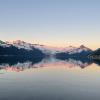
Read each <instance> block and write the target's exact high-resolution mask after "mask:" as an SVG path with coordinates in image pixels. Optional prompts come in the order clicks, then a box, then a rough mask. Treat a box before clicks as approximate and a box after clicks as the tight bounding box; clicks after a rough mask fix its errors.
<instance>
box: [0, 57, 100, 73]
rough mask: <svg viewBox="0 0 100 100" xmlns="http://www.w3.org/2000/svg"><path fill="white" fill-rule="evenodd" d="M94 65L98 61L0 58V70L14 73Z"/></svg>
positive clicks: (99, 63)
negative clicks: (37, 69) (43, 68)
mask: <svg viewBox="0 0 100 100" xmlns="http://www.w3.org/2000/svg"><path fill="white" fill-rule="evenodd" d="M92 63H96V64H98V65H100V61H92V60H89V59H88V60H87V59H80V60H79V59H66V60H59V59H55V58H45V59H41V58H36V59H29V60H28V59H25V58H17V57H2V58H0V70H3V69H4V70H10V71H15V72H20V71H24V70H26V69H30V68H41V67H52V66H55V67H58V66H60V67H61V66H65V67H68V68H73V67H80V68H82V69H83V68H85V67H88V66H89V65H91V64H92Z"/></svg>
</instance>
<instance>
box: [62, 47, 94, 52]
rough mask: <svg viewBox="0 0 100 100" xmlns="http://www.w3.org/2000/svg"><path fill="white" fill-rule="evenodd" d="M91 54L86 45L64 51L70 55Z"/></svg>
mask: <svg viewBox="0 0 100 100" xmlns="http://www.w3.org/2000/svg"><path fill="white" fill-rule="evenodd" d="M83 51H85V52H91V51H92V50H91V49H89V48H87V47H85V46H84V45H81V46H80V47H73V46H69V47H67V48H65V49H63V50H62V52H66V53H68V54H75V53H81V52H83Z"/></svg>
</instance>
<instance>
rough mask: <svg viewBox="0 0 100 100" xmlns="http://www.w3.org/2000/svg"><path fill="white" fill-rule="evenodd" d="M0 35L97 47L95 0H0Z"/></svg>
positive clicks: (99, 9) (99, 27)
mask: <svg viewBox="0 0 100 100" xmlns="http://www.w3.org/2000/svg"><path fill="white" fill-rule="evenodd" d="M0 39H1V40H4V41H13V40H24V41H26V42H30V43H39V44H45V45H50V46H57V47H67V46H69V45H74V46H79V45H82V44H84V45H86V46H88V47H90V48H92V49H96V48H99V47H100V44H99V43H100V1H99V0H0Z"/></svg>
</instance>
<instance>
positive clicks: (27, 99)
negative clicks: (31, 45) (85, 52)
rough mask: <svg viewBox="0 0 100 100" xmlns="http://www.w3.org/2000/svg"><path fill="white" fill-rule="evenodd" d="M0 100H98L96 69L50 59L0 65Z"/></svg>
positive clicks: (98, 72)
mask: <svg viewBox="0 0 100 100" xmlns="http://www.w3.org/2000/svg"><path fill="white" fill-rule="evenodd" d="M0 100H100V66H99V65H98V64H96V63H93V62H82V61H76V60H73V59H69V60H65V61H62V60H56V59H53V58H49V59H43V60H42V61H41V62H36V63H33V62H31V61H27V62H23V63H21V62H17V63H11V62H10V63H6V62H1V63H0Z"/></svg>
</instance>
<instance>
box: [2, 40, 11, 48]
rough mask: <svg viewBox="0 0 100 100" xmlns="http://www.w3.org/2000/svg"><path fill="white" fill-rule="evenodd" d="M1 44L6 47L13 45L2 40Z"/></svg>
mask: <svg viewBox="0 0 100 100" xmlns="http://www.w3.org/2000/svg"><path fill="white" fill-rule="evenodd" d="M0 46H1V47H4V48H5V47H10V46H11V45H10V44H7V43H6V42H3V41H1V40H0Z"/></svg>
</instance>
